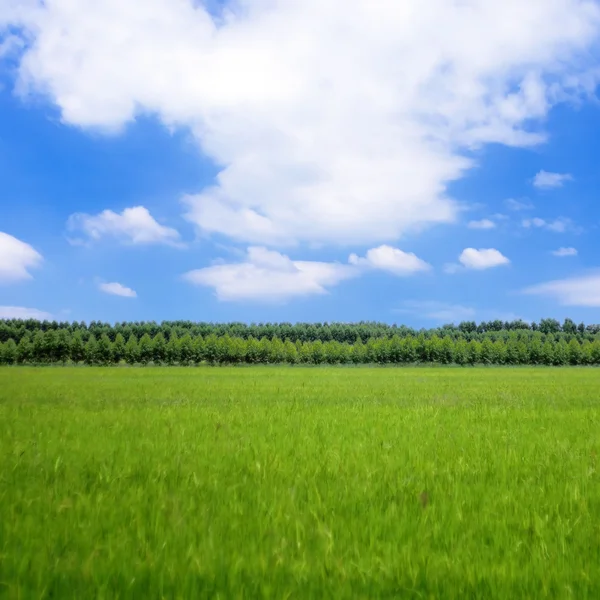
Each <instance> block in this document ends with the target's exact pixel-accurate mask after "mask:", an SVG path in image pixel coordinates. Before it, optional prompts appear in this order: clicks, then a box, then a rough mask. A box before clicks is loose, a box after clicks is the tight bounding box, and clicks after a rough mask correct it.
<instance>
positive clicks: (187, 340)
mask: <svg viewBox="0 0 600 600" xmlns="http://www.w3.org/2000/svg"><path fill="white" fill-rule="evenodd" d="M202 341H203V340H202V336H198V338H196V344H194V340H193V339H192V336H191V335H190V334H189V333H186V334H185V335H184V336H183V337H182V338H181V340H180V341H179V355H180V357H181V359H180V360H181V364H182V365H189V364H190V363H191V362H192V361H193V362H196V350H197V349H198V354H199V355H201V354H202V352H201V351H200V350H201V349H200V348H199V345H200V343H201V342H202ZM198 362H199V361H198Z"/></svg>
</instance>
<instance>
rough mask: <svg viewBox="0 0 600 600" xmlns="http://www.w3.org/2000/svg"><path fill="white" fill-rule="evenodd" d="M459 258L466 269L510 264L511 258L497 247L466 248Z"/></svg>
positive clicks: (478, 269) (481, 268) (489, 267)
mask: <svg viewBox="0 0 600 600" xmlns="http://www.w3.org/2000/svg"><path fill="white" fill-rule="evenodd" d="M458 260H459V261H460V264H461V265H463V267H465V268H466V269H474V270H477V271H482V270H484V269H491V268H492V267H499V266H502V265H508V264H510V260H508V258H506V256H504V255H503V254H502V253H501V252H499V251H498V250H496V249H495V248H481V249H479V250H476V249H475V248H465V250H463V251H462V254H461V255H460V256H459V258H458Z"/></svg>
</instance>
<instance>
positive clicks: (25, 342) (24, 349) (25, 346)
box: [17, 331, 33, 364]
mask: <svg viewBox="0 0 600 600" xmlns="http://www.w3.org/2000/svg"><path fill="white" fill-rule="evenodd" d="M32 358H33V344H32V337H31V332H29V331H26V332H25V334H24V335H23V337H22V338H21V340H20V341H19V343H18V344H17V362H18V363H21V364H23V363H27V362H30V361H31V360H32Z"/></svg>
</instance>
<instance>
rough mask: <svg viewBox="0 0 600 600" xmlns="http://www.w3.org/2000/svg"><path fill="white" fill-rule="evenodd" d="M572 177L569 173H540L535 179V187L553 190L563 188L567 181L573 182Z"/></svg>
mask: <svg viewBox="0 0 600 600" xmlns="http://www.w3.org/2000/svg"><path fill="white" fill-rule="evenodd" d="M572 180H573V177H572V175H569V174H568V173H548V171H540V172H539V173H538V174H537V175H536V176H535V178H534V179H533V185H534V186H535V187H536V188H540V189H553V188H559V187H562V186H563V185H564V184H565V183H566V182H567V181H572Z"/></svg>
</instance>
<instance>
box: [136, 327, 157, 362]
mask: <svg viewBox="0 0 600 600" xmlns="http://www.w3.org/2000/svg"><path fill="white" fill-rule="evenodd" d="M153 358H154V348H153V345H152V338H151V337H150V334H149V333H144V335H142V337H141V338H140V340H139V342H138V360H139V361H140V362H141V363H142V364H143V365H146V364H148V363H149V362H150V361H151V360H152V359H153Z"/></svg>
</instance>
